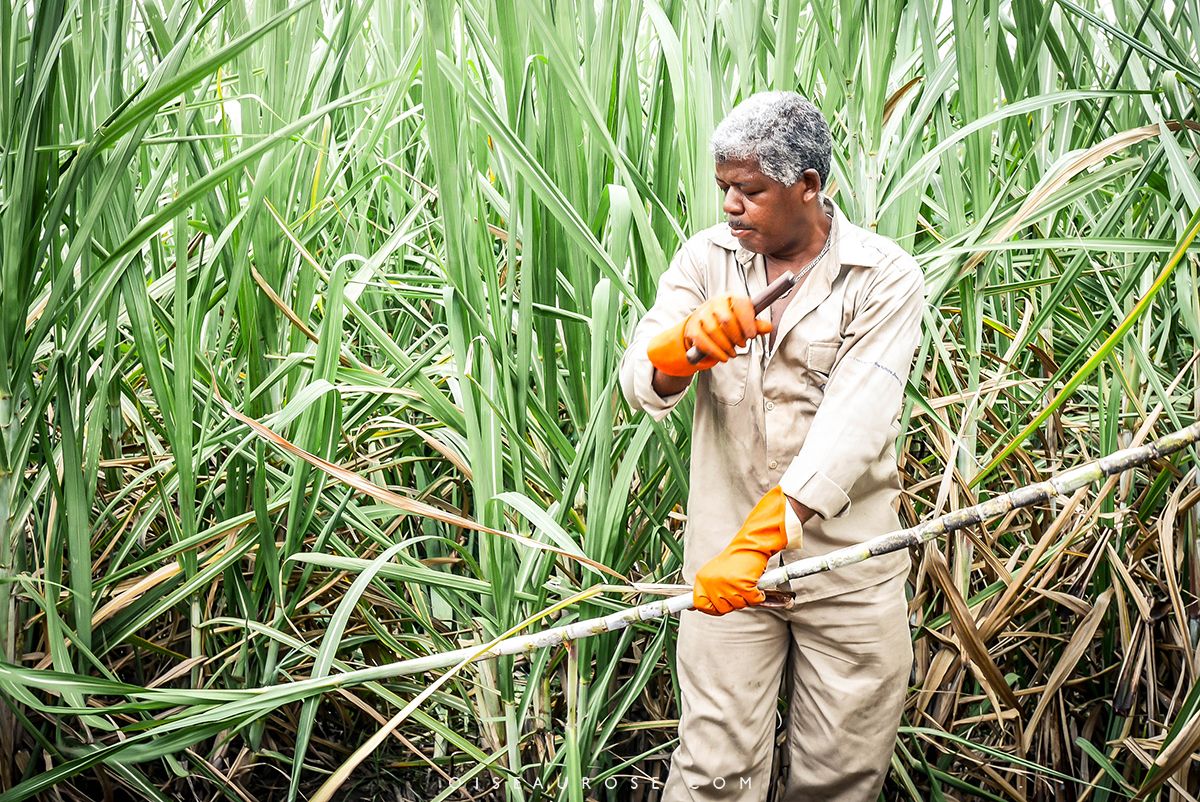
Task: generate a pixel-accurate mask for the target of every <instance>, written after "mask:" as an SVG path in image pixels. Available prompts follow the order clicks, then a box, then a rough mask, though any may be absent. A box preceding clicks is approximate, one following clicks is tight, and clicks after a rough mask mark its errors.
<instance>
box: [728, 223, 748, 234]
mask: <svg viewBox="0 0 1200 802" xmlns="http://www.w3.org/2000/svg"><path fill="white" fill-rule="evenodd" d="M729 230H730V232H732V234H733V236H735V237H744V236H746V235H747V234H749V233H750V232H751V231H753V229H751V228H750V227H748V226H743V225H738V224H737V223H730V224H729Z"/></svg>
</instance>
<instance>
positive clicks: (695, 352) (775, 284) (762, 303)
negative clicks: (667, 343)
mask: <svg viewBox="0 0 1200 802" xmlns="http://www.w3.org/2000/svg"><path fill="white" fill-rule="evenodd" d="M795 279H796V277H795V275H794V274H793V273H792V271H790V270H788V271H785V272H784V274H783V275H782V276H780V277H779V278H777V279H775V280H774V281H772V282H771V283H770V284H768V285H767V286H766V288H765V289H763V290H762V291H761V292H758V293H755V294H754V295H753V296H751V298H750V301H751V302H752V303H753V304H754V314H755V315H757V314H759V313H760V312H762V311H763V310H764V309H766V308H767V307H768V306H770V305H771V304H773V303H775V302H776V301H778V300H779V299H780V298H782V297H783V296H785V295H787V294H788V292H789V291H790V290H791V289H792V283H793V282H794V281H795ZM676 353H678V351H677V352H676ZM703 360H704V352H703V351H701V350H700V347H699V346H696V345H693V346H692V347H691V348H689V349H688V352H687V361H688V362H689V363H690V364H693V365H698V364H700V362H702V361H703Z"/></svg>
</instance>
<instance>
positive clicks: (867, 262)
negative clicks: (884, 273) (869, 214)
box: [840, 222, 920, 271]
mask: <svg viewBox="0 0 1200 802" xmlns="http://www.w3.org/2000/svg"><path fill="white" fill-rule="evenodd" d="M846 229H847V230H846V232H845V234H844V235H843V236H842V238H841V239H842V241H841V243H840V245H841V259H842V264H853V265H859V266H862V267H884V268H889V269H893V270H904V271H908V270H918V271H919V270H920V267H918V265H917V260H916V259H915V258H913V255H912V254H911V253H909V252H908V251H906V250H905V249H904V248H903V247H901V245H900V243H898V242H896V241H895V240H894V239H892V238H891V237H886V236H884V235H883V234H880V233H878V232H876V231H871V230H869V229H866V228H863V227H862V226H858V225H855V224H854V223H849V222H848V224H847V225H846Z"/></svg>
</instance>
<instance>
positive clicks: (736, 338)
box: [647, 293, 771, 376]
mask: <svg viewBox="0 0 1200 802" xmlns="http://www.w3.org/2000/svg"><path fill="white" fill-rule="evenodd" d="M770 330H771V324H770V322H769V321H766V320H759V319H758V318H756V317H755V316H754V304H752V303H751V302H750V296H748V295H734V294H732V293H724V294H721V295H716V296H714V297H712V298H709V299H708V300H707V301H705V302H704V303H702V304H700V306H698V307H696V309H695V310H693V311H692V313H691V314H690V315H688V316H687V317H686V318H684V319H683V321H682V322H680V323H678V324H676V325H674V326H672V327H671V328H669V329H666V330H664V331H662V332H660V333H659V334H657V335H655V337H654V339H652V340H651V341H650V344H649V345H648V346H647V353H648V354H649V356H650V362H651V363H652V364H653V365H654V367H656V368H658V369H659V370H660V371H662V372H663V373H665V374H667V375H668V376H691V375H692V374H694V373H699V372H700V371H702V370H708V369H709V368H711V367H712V366H713V365H715V364H717V363H718V362H728V361H729V360H730V359H733V358H734V357H735V356H737V353H736V352H735V351H734V350H733V349H734V348H741V347H742V346H744V345H745V344H746V343H747V342H749V341H750V340H751V339H752V338H754V337H757V336H758V335H760V334H766V333H767V332H769V331H770ZM693 345H696V346H699V348H700V350H701V351H703V352H704V353H705V354H707V355H708V358H707V359H703V360H701V361H700V362H698V363H697V364H695V365H693V364H691V363H690V362H688V361H687V352H688V349H689V348H691V347H692V346H693Z"/></svg>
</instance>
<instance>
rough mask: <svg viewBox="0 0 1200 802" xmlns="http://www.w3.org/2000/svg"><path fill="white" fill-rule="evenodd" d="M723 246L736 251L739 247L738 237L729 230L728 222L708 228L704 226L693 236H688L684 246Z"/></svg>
mask: <svg viewBox="0 0 1200 802" xmlns="http://www.w3.org/2000/svg"><path fill="white" fill-rule="evenodd" d="M714 245H715V246H717V247H718V248H723V249H724V250H727V251H736V250H737V249H738V248H739V247H741V246H740V245H739V244H738V240H737V237H735V236H733V234H731V233H730V232H729V225H728V224H727V223H717V224H715V225H711V226H709V227H708V228H702V229H700V230H699V231H697V232H696V233H695V234H693V235H692V236H690V237H688V240H687V242H685V243H684V247H691V248H699V249H705V250H706V249H708V248H711V247H712V246H714Z"/></svg>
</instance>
